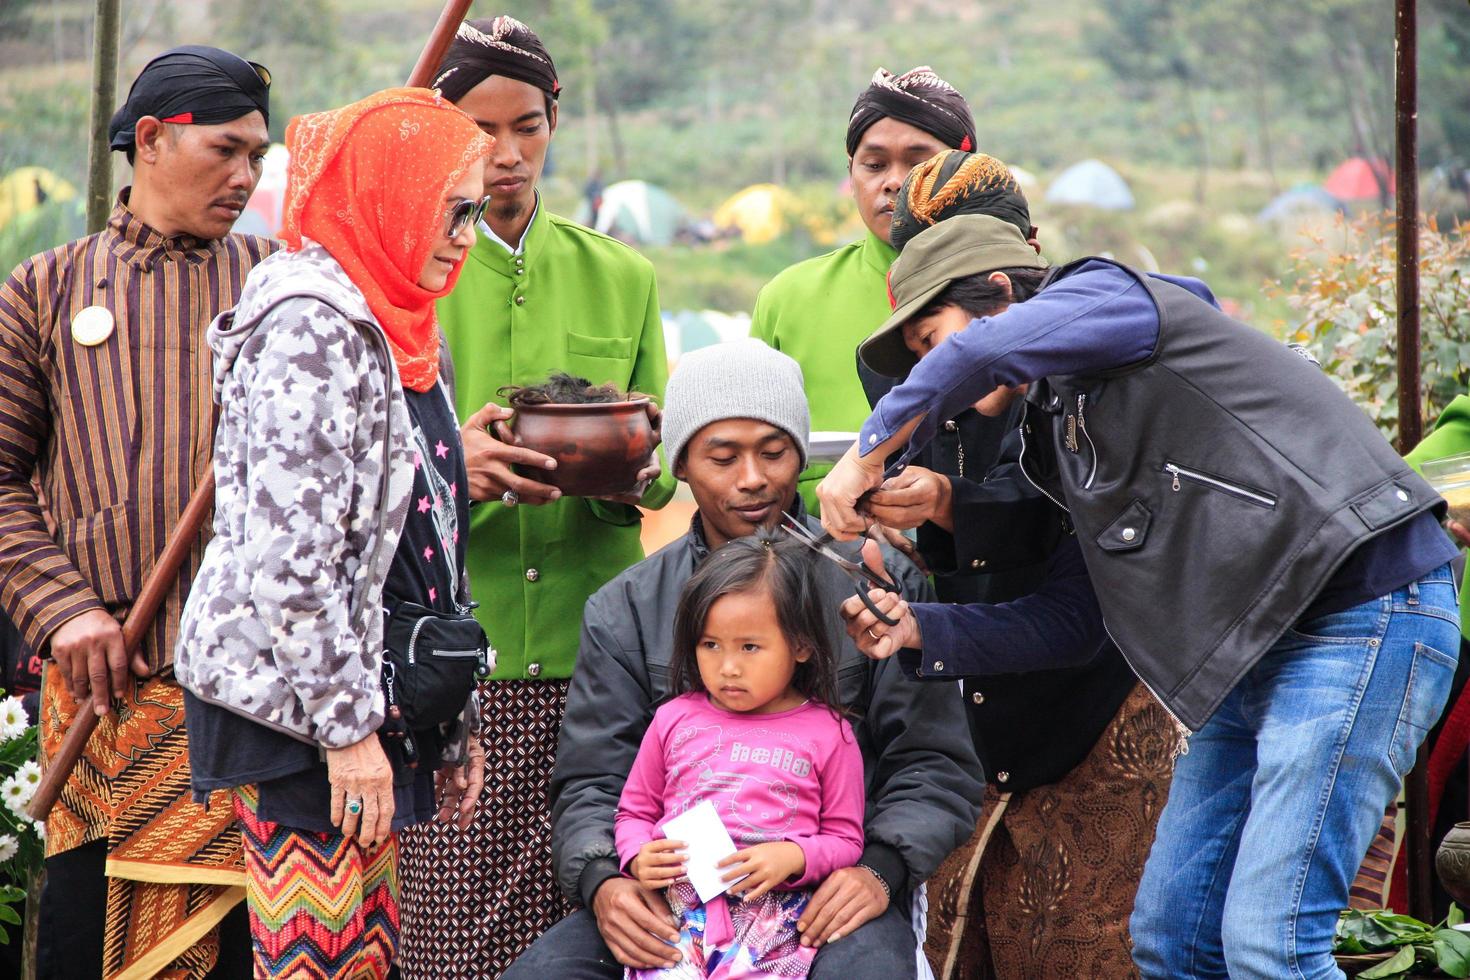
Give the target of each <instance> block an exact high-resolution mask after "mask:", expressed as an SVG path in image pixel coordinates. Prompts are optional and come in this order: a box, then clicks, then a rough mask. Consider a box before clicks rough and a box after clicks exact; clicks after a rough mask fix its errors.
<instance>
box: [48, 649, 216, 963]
mask: <svg viewBox="0 0 1470 980" xmlns="http://www.w3.org/2000/svg"><path fill="white" fill-rule="evenodd" d="M75 711H76V706H75V703H74V702H73V701H72V699H71V695H70V694H68V693H67V691H66V686H65V683H64V682H63V680H62V678H61V676H60V674H58V673H57V672H56V671H54V670H49V669H48V670H47V671H46V677H45V681H44V684H43V686H42V724H41V733H42V747H43V750H44V752H45V754H46V756H47V757H50V756H51V755H53V754H54V753H55V752H56V750H57V748H58V747H59V746H60V744H61V740H62V739H63V738H64V737H65V735H66V731H67V729H68V728H70V726H71V721H72V717H73V716H74V714H75ZM210 803H211V805H210V806H209V808H208V809H207V810H206V809H205V808H204V807H201V806H199V805H198V804H196V803H193V802H192V801H191V799H190V789H189V754H188V747H187V745H186V742H185V736H184V696H183V691H182V689H180V688H179V686H178V685H177V684H174V683H173V682H172V681H169V680H166V679H164V678H160V677H152V678H149V679H148V680H146V681H140V682H135V683H134V684H132V685H131V686H130V688H129V690H128V692H127V696H126V697H125V698H124V700H123V701H122V702H114V711H113V712H112V713H111V714H109V715H108V716H107V717H105V718H103V719H102V720H101V722H100V723H99V724H98V726H97V731H96V733H94V734H93V736H92V739H91V741H89V742H88V743H87V749H86V752H85V753H84V754H83V756H82V758H81V761H80V762H78V764H77V768H76V770H75V771H74V773H73V774H72V778H71V780H70V781H68V782H67V784H66V787H65V789H63V790H62V794H61V799H60V800H59V801H58V802H57V804H56V806H55V808H54V809H52V811H51V816H50V819H49V820H47V822H46V853H47V854H48V855H51V854H59V853H61V852H63V851H68V850H71V849H72V848H74V847H80V846H81V845H83V844H88V843H91V842H92V841H97V840H105V841H107V875H108V881H107V933H106V937H105V940H104V944H103V964H102V974H101V975H102V976H103V977H105V978H107V980H133V978H145V977H155V976H157V977H164V978H167V980H194V978H199V977H203V976H204V975H205V974H206V973H208V972H209V971H210V970H211V969H212V968H213V967H214V964H215V960H216V958H217V956H218V941H217V938H216V937H214V936H213V935H212V934H213V932H214V930H215V927H216V926H217V925H218V923H219V921H220V919H222V918H224V915H225V913H226V912H228V911H229V910H230V909H231V908H232V907H234V905H235V904H236V903H237V902H239V901H240V900H241V899H243V898H244V897H245V889H244V884H245V876H244V870H243V865H242V863H241V855H240V835H239V833H238V832H237V831H236V830H235V828H234V814H233V813H232V812H231V810H230V802H229V795H228V794H225V793H217V794H215V796H214V798H213V799H212V800H211V801H210ZM196 944H197V945H196Z"/></svg>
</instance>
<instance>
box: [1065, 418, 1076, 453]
mask: <svg viewBox="0 0 1470 980" xmlns="http://www.w3.org/2000/svg"><path fill="white" fill-rule="evenodd" d="M1063 441H1064V442H1065V443H1066V445H1067V452H1069V453H1075V452H1077V416H1075V415H1068V416H1067V435H1066V438H1065V439H1064V440H1063Z"/></svg>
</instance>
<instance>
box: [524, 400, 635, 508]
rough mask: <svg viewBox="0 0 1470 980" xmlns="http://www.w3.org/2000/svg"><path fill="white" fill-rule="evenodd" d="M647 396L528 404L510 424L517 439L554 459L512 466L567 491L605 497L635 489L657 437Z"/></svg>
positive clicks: (571, 494) (580, 495)
mask: <svg viewBox="0 0 1470 980" xmlns="http://www.w3.org/2000/svg"><path fill="white" fill-rule="evenodd" d="M647 405H648V399H646V398H640V399H637V400H634V401H626V402H602V403H600V404H591V405H527V406H525V407H523V408H517V409H516V414H515V418H514V420H512V423H511V428H512V430H513V431H514V432H515V436H516V442H517V443H518V444H519V445H522V446H525V447H526V448H527V449H534V450H535V451H536V452H538V453H544V454H546V455H547V456H550V457H551V458H552V459H554V460H556V469H554V470H536V471H535V472H532V471H530V470H527V469H526V468H525V467H517V468H516V469H517V472H520V473H521V474H522V475H523V476H527V477H530V478H531V479H533V480H539V481H541V482H542V483H549V484H551V485H552V486H554V487H558V488H560V489H561V492H562V493H564V494H566V495H567V496H569V497H605V496H610V495H613V494H619V493H628V492H629V491H632V490H634V489H636V487H637V477H638V471H639V470H641V469H643V467H644V465H645V464H646V463H647V462H648V454H649V453H651V452H653V449H654V446H655V445H656V443H655V442H654V438H653V427H652V426H651V425H649V422H648V410H647Z"/></svg>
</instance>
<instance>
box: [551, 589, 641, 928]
mask: <svg viewBox="0 0 1470 980" xmlns="http://www.w3.org/2000/svg"><path fill="white" fill-rule="evenodd" d="M618 588H619V583H618V582H617V581H616V580H614V582H612V583H610V584H609V585H607V586H605V587H604V588H603V589H602V590H601V591H599V592H596V593H594V594H593V596H592V598H590V599H588V600H587V606H586V609H585V611H584V613H583V618H582V641H581V645H580V646H579V648H578V651H577V669H576V670H575V671H574V672H573V673H572V681H571V687H570V689H569V690H568V692H567V710H566V714H565V715H564V716H563V718H562V723H561V738H560V743H559V744H558V747H557V752H556V768H555V769H554V771H553V772H552V777H551V860H552V865H553V867H554V869H555V871H556V880H557V883H558V884H559V885H560V886H561V890H562V892H563V893H564V894H565V895H566V896H567V898H568V899H570V900H571V901H573V902H578V903H581V904H583V905H587V906H590V905H591V904H592V896H593V894H594V893H596V891H597V888H598V886H599V885H601V884H602V883H603V882H604V881H606V880H607V879H608V878H611V877H614V876H615V875H617V874H619V871H618V857H617V848H616V847H615V846H614V843H613V818H614V816H615V815H616V814H617V808H618V797H619V796H620V795H621V794H622V792H623V783H624V782H626V781H627V778H628V772H629V770H631V769H632V768H633V760H634V759H635V758H637V756H638V746H639V744H640V742H641V741H642V739H643V733H644V732H645V731H646V730H647V729H648V725H649V722H650V721H651V720H652V719H653V700H654V697H653V693H652V687H651V685H650V683H649V680H648V671H647V668H646V667H645V665H644V661H643V656H642V654H641V652H640V651H639V650H638V649H637V639H636V637H629V636H622V635H620V634H622V633H626V632H630V631H632V630H633V626H632V624H630V623H628V622H627V617H626V616H621V615H618V616H610V615H609V610H608V607H609V606H621V605H622V603H619V602H618V601H616V600H617V598H618V597H617V595H616V593H615V592H614V591H610V590H617V589H618Z"/></svg>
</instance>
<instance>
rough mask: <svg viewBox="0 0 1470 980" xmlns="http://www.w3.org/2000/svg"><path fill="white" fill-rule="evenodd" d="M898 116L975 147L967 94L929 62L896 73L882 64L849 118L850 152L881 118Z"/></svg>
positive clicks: (952, 143)
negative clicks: (941, 74)
mask: <svg viewBox="0 0 1470 980" xmlns="http://www.w3.org/2000/svg"><path fill="white" fill-rule="evenodd" d="M890 118H891V119H897V120H898V121H899V122H905V123H908V124H909V125H910V126H913V127H915V128H917V129H922V130H923V131H924V132H926V133H928V134H929V135H930V136H933V137H934V138H935V139H937V140H939V142H941V143H943V144H944V145H945V146H948V147H950V148H952V149H956V150H973V149H975V144H976V141H977V140H978V137H977V136H976V134H975V120H974V118H973V117H972V116H971V115H970V106H969V103H967V102H966V101H965V97H964V96H962V95H960V93H959V92H958V91H957V90H956V89H955V87H954V86H952V85H950V84H949V83H948V82H946V81H945V80H944V79H942V78H940V77H939V76H938V75H936V74H934V71H933V70H932V69H930V68H928V67H927V66H921V67H919V68H913V69H910V70H909V71H906V72H904V73H903V74H902V75H894V74H892V73H890V72H888V71H887V70H885V69H883V68H879V69H878V71H877V72H876V73H875V74H874V75H873V81H872V82H871V83H870V84H869V85H868V87H867V89H865V90H864V91H863V94H862V95H859V96H858V98H857V102H856V104H854V105H853V107H852V116H851V117H849V119H848V121H847V155H848V156H852V155H853V154H854V153H856V152H857V148H858V143H860V142H861V141H862V138H863V134H864V133H866V132H867V131H868V130H869V128H871V127H872V125H873V124H874V123H875V122H877V121H878V120H880V119H890Z"/></svg>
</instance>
